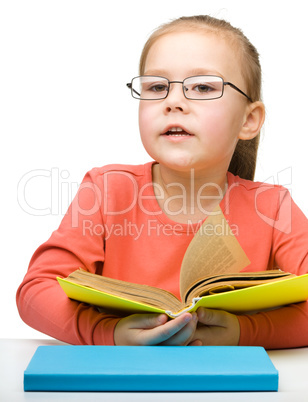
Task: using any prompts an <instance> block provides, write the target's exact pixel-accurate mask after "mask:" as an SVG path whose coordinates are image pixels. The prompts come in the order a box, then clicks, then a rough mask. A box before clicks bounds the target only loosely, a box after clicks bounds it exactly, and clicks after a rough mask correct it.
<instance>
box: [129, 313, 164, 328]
mask: <svg viewBox="0 0 308 402" xmlns="http://www.w3.org/2000/svg"><path fill="white" fill-rule="evenodd" d="M167 321H168V316H167V315H166V314H133V315H131V316H130V328H132V329H152V328H155V327H157V326H159V325H163V324H165V323H166V322H167Z"/></svg>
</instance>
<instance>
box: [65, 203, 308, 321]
mask: <svg viewBox="0 0 308 402" xmlns="http://www.w3.org/2000/svg"><path fill="white" fill-rule="evenodd" d="M214 212H215V211H214ZM209 225H212V227H215V228H216V230H215V231H209ZM219 227H220V228H221V232H220V233H219V232H217V228H219ZM208 233H212V235H210V236H209V235H208ZM213 233H215V234H213ZM249 263H250V261H249V259H248V258H247V256H246V254H245V253H244V251H243V249H242V248H241V246H240V244H239V243H238V241H237V239H236V237H235V236H234V234H233V233H232V231H231V229H230V227H229V225H228V223H227V221H226V219H225V217H224V215H223V213H222V211H221V209H220V208H218V209H217V210H216V212H215V213H213V214H212V215H210V216H209V217H208V218H207V219H206V221H205V222H204V223H203V225H202V226H201V227H200V229H199V231H198V232H197V233H196V235H195V236H194V238H193V240H192V241H191V243H190V245H189V246H188V248H187V250H186V253H185V255H184V259H183V262H182V266H181V273H180V294H181V300H179V299H177V298H176V297H175V296H174V295H172V294H171V293H170V292H167V291H166V290H163V289H158V288H155V287H151V286H148V285H142V284H134V283H130V282H124V281H120V280H116V279H112V278H107V277H104V276H101V275H96V274H93V273H90V272H87V271H85V270H83V269H78V270H76V271H74V272H72V273H71V274H70V275H69V276H68V277H67V278H59V277H58V278H57V280H58V282H59V284H60V285H61V287H62V289H63V290H64V292H65V293H66V294H67V296H68V297H69V298H71V299H74V300H77V301H80V302H85V303H89V304H92V305H96V306H98V307H101V308H102V309H103V310H105V311H114V312H116V313H118V314H122V315H123V314H124V315H127V314H132V313H146V312H153V313H166V314H168V315H169V316H170V317H176V316H178V315H179V314H182V313H183V312H184V311H189V312H193V311H195V310H196V309H197V308H198V307H201V306H202V307H207V308H214V309H222V310H225V311H229V312H232V313H244V312H253V311H260V310H265V309H272V308H277V307H280V306H283V305H287V304H291V303H297V302H302V301H305V300H307V299H308V274H306V275H301V276H296V275H293V274H290V273H287V272H283V271H280V270H279V269H277V270H267V271H259V272H241V271H242V270H243V269H244V268H245V267H247V266H248V265H249Z"/></svg>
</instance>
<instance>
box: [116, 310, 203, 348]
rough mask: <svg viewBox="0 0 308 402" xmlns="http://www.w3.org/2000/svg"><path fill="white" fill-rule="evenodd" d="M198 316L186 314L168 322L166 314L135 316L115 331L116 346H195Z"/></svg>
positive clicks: (125, 319) (123, 322)
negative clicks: (194, 338) (194, 339)
mask: <svg viewBox="0 0 308 402" xmlns="http://www.w3.org/2000/svg"><path fill="white" fill-rule="evenodd" d="M197 322H198V318H197V314H196V313H193V314H190V313H185V314H182V315H181V316H179V317H177V318H175V319H173V320H169V321H168V316H167V315H165V314H159V315H157V314H133V315H130V316H128V317H125V318H122V319H121V320H120V321H119V322H118V323H117V325H116V327H115V330H114V342H115V345H144V346H145V345H170V346H171V345H183V346H184V345H188V344H190V345H192V346H193V345H194V341H193V339H192V338H193V336H194V333H195V330H196V326H197Z"/></svg>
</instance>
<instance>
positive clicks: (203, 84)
mask: <svg viewBox="0 0 308 402" xmlns="http://www.w3.org/2000/svg"><path fill="white" fill-rule="evenodd" d="M170 84H182V88H183V93H184V96H185V98H187V99H191V100H212V99H218V98H221V97H222V96H223V94H224V88H225V86H226V85H229V86H230V87H231V88H233V89H235V90H236V91H238V92H239V93H240V94H242V95H244V96H246V98H247V99H248V100H249V101H250V102H253V101H252V99H251V98H250V97H249V96H248V95H246V94H245V93H244V92H243V91H241V90H240V89H239V88H238V87H237V86H235V85H234V84H232V83H231V82H225V81H224V80H223V78H221V77H217V76H215V75H197V76H194V77H188V78H185V80H184V81H169V80H168V79H167V78H164V77H158V76H154V75H142V76H139V77H135V78H133V79H132V81H131V82H130V83H128V84H126V85H127V87H128V88H130V90H131V94H132V97H133V98H136V99H140V100H160V99H165V98H167V96H168V94H169V90H170Z"/></svg>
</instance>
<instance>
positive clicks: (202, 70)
mask: <svg viewBox="0 0 308 402" xmlns="http://www.w3.org/2000/svg"><path fill="white" fill-rule="evenodd" d="M144 75H156V76H160V77H166V78H168V76H170V72H168V71H167V70H155V69H154V70H148V71H145V72H144ZM194 75H217V76H219V77H222V78H224V75H223V74H221V73H220V72H219V71H217V70H214V69H205V68H197V69H193V70H189V73H188V75H187V77H191V76H194Z"/></svg>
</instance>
